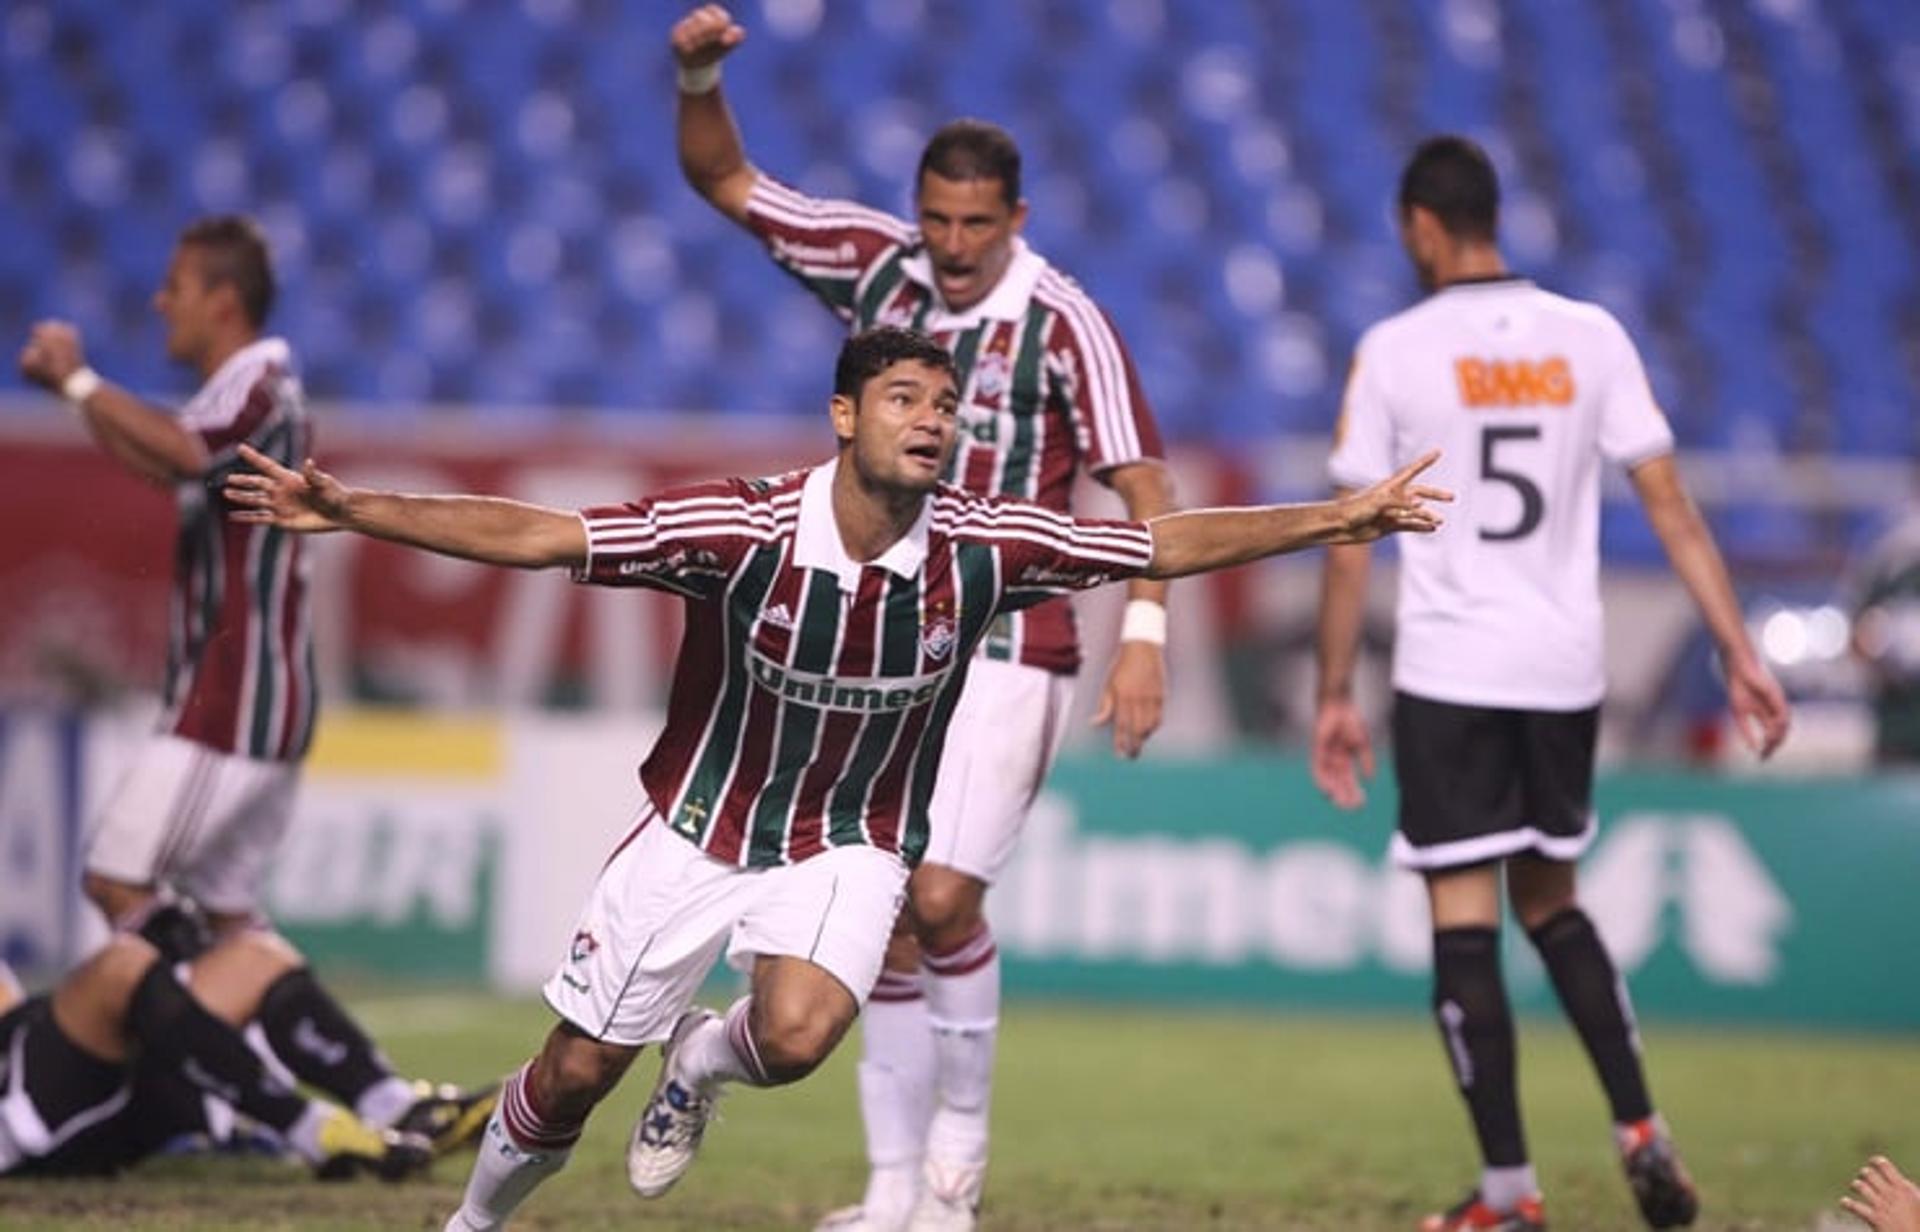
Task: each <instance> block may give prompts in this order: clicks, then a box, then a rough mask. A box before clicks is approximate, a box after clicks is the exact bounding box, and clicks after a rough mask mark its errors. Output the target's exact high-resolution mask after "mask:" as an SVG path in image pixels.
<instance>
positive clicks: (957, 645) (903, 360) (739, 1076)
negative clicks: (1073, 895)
mask: <svg viewBox="0 0 1920 1232" xmlns="http://www.w3.org/2000/svg"><path fill="white" fill-rule="evenodd" d="M959 401H960V388H959V383H958V381H957V379H956V377H955V371H954V362H953V358H952V356H951V355H950V354H949V353H948V352H947V350H946V348H944V347H942V346H941V345H940V344H939V343H937V342H935V341H933V340H932V339H931V338H929V337H927V336H925V335H923V334H918V333H914V332H912V331H909V330H903V329H895V328H888V327H882V328H878V329H873V330H868V331H865V332H862V333H860V334H856V335H854V336H853V337H852V338H850V339H848V341H847V342H846V344H845V345H844V346H843V347H842V348H841V352H840V357H839V362H838V364H837V366H836V368H835V371H834V381H833V396H832V398H831V400H830V403H829V415H830V419H831V422H832V426H833V431H834V435H835V437H836V439H837V441H838V452H837V455H836V457H835V458H834V459H833V460H832V461H830V462H827V463H825V464H824V465H821V466H816V467H813V468H811V469H808V470H802V471H796V472H794V473H792V474H788V475H783V476H777V477H774V478H768V479H727V480H720V481H715V482H709V483H704V484H698V485H695V486H692V487H688V488H684V489H680V490H677V491H673V492H668V493H665V494H663V495H660V496H656V497H652V498H649V499H645V500H640V501H635V502H633V503H631V504H626V505H614V506H609V507H605V508H598V509H589V510H586V511H584V512H583V513H580V514H573V513H567V512H563V511H561V510H556V509H547V508H542V507H539V506H535V505H526V504H520V503H517V502H513V501H506V500H499V499H493V498H487V497H474V496H444V497H434V496H402V495H394V494H387V493H378V492H367V491H359V490H355V489H352V488H348V487H346V486H344V485H343V484H341V483H340V482H339V481H337V480H335V479H334V478H332V477H331V476H329V475H327V474H326V473H325V472H323V471H321V470H320V469H319V468H318V467H316V466H315V465H314V464H313V463H312V462H310V461H309V462H308V463H307V464H306V465H305V466H304V468H303V469H302V470H300V471H298V472H296V471H293V470H290V469H288V468H286V467H284V466H281V465H279V464H278V463H276V462H274V461H273V460H272V459H270V458H267V457H265V456H264V455H261V454H257V453H254V452H251V451H249V452H248V453H247V454H246V457H247V460H248V461H249V462H251V463H252V464H253V465H255V466H256V467H258V468H259V472H260V473H258V474H252V475H244V474H243V475H235V476H233V477H232V478H230V479H229V480H228V482H227V489H226V491H227V497H228V499H229V500H230V501H232V502H233V503H234V504H235V505H236V506H238V507H239V509H238V511H237V512H236V513H235V515H234V516H236V517H238V518H241V519H243V520H246V521H249V522H252V523H264V524H271V525H276V526H280V527H282V528H285V529H288V530H297V531H326V530H337V529H347V530H354V531H358V532H360V533H362V534H367V535H373V536H377V537H379V538H383V539H391V540H394V541H396V542H400V543H406V544H411V545H414V546H416V547H422V548H428V549H431V550H433V551H437V552H442V553H445V554H448V555H452V556H459V557H462V558H465V559H470V560H480V561H486V562H490V563H494V564H503V565H518V566H522V567H528V568H540V567H547V566H554V565H565V566H567V567H569V568H570V569H572V570H573V573H574V576H575V577H576V578H577V579H578V580H580V581H584V582H590V583H596V584H600V585H609V586H644V587H650V588H654V589H658V590H664V591H667V592H669V593H671V594H675V595H678V596H680V597H681V598H682V599H683V600H684V601H685V603H686V604H687V606H688V613H687V621H686V630H687V631H686V636H685V640H684V642H683V643H682V645H681V648H680V652H679V659H678V663H677V665H676V668H675V671H674V676H673V686H672V691H671V693H670V696H669V698H668V702H667V719H666V727H665V729H664V730H663V732H662V733H661V735H660V738H659V739H658V741H656V743H655V744H654V747H653V750H652V752H651V753H650V754H649V755H648V756H647V759H646V761H645V763H644V764H643V765H642V767H641V770H640V778H641V783H642V785H643V787H644V789H645V797H646V799H645V803H644V804H643V806H642V809H641V812H640V815H639V817H637V818H636V819H635V822H634V825H633V828H632V830H631V831H630V832H629V833H628V834H627V836H626V837H625V838H624V839H623V840H622V841H621V842H620V844H619V845H618V846H617V847H616V848H615V850H614V852H613V854H612V856H610V857H609V859H608V861H607V863H606V865H605V867H604V868H603V869H602V871H601V873H600V878H599V880H598V882H597V883H596V884H595V886H594V889H593V891H592V893H591V895H590V896H589V898H588V901H587V904H586V906H585V909H584V910H583V911H582V913H581V916H580V920H579V924H578V927H577V928H576V930H575V932H574V934H573V940H572V942H571V944H570V945H569V947H568V950H567V953H566V954H565V956H564V957H563V959H562V961H561V963H560V965H559V969H558V970H557V971H556V972H555V973H554V976H553V978H552V979H551V980H550V981H549V982H548V984H547V986H546V996H547V999H548V1001H549V1003H550V1004H552V1006H553V1007H554V1008H555V1010H556V1011H558V1013H559V1014H560V1019H561V1020H560V1022H559V1023H558V1024H556V1025H555V1026H554V1028H553V1029H552V1031H551V1032H550V1033H549V1035H548V1036H547V1039H546V1042H545V1044H544V1045H543V1046H542V1048H541V1049H540V1052H539V1054H538V1055H537V1056H535V1057H534V1058H533V1060H531V1061H530V1062H529V1063H528V1064H527V1065H526V1066H525V1067H524V1068H523V1069H522V1070H521V1071H520V1072H519V1073H518V1074H516V1075H515V1076H514V1077H513V1078H511V1079H510V1080H509V1081H508V1083H507V1087H506V1090H505V1092H504V1094H503V1095H502V1099H501V1105H500V1109H499V1111H498V1112H497V1113H496V1115H495V1117H494V1119H493V1120H492V1121H491V1122H490V1123H489V1124H488V1127H487V1145H486V1147H485V1148H484V1149H482V1151H481V1152H480V1157H479V1160H478V1161H477V1162H476V1164H475V1165H474V1172H473V1176H472V1178H471V1180H470V1181H469V1183H468V1187H467V1194H466V1199H465V1202H464V1203H463V1204H462V1206H461V1208H460V1210H459V1211H458V1212H456V1213H455V1215H454V1217H453V1219H452V1221H451V1222H450V1223H449V1224H448V1227H449V1228H453V1229H481V1228H494V1227H498V1226H500V1225H501V1224H502V1223H503V1222H504V1221H505V1220H506V1218H507V1217H508V1215H509V1214H510V1213H511V1212H512V1211H513V1209H514V1208H515V1207H516V1206H518V1205H519V1204H520V1202H522V1201H523V1200H524V1199H525V1198H526V1196H527V1195H528V1193H530V1192H531V1191H532V1189H533V1188H534V1186H536V1185H537V1184H539V1182H540V1181H541V1180H543V1179H544V1178H545V1177H547V1176H549V1175H551V1174H552V1173H553V1172H555V1171H557V1170H558V1169H559V1168H560V1166H561V1165H562V1164H563V1163H564V1162H565V1161H566V1158H567V1155H568V1152H569V1150H570V1149H571V1147H572V1145H573V1143H574V1142H575V1140H577V1139H578V1138H579V1136H580V1131H581V1127H582V1125H583V1124H584V1122H585V1120H586V1117H587V1114H588V1113H589V1112H590V1111H591V1110H592V1108H593V1107H594V1105H595V1104H596V1103H598V1102H599V1101H600V1099H601V1098H602V1097H603V1096H604V1095H605V1094H606V1093H607V1092H608V1091H610V1090H611V1089H612V1088H613V1086H614V1084H615V1083H617V1082H618V1081H619V1080H620V1077H621V1075H622V1074H624V1073H625V1072H626V1070H627V1067H628V1066H629V1065H630V1064H631V1063H632V1061H633V1058H634V1056H635V1055H636V1054H637V1053H638V1052H639V1050H640V1048H641V1047H642V1046H644V1045H646V1044H649V1043H658V1042H664V1050H663V1051H664V1056H663V1059H662V1063H661V1068H660V1073H659V1077H658V1080H657V1081H656V1083H655V1086H654V1091H653V1094H652V1096H651V1097H650V1098H649V1100H648V1102H647V1105H646V1107H645V1109H644V1111H643V1112H642V1114H641V1117H640V1120H639V1123H638V1124H637V1125H636V1126H635V1128H634V1133H633V1137H632V1140H631V1143H630V1146H629V1151H628V1159H627V1164H628V1177H629V1179H630V1181H631V1182H632V1184H633V1187H634V1188H635V1190H637V1191H638V1192H639V1193H640V1194H642V1195H643V1196H649V1197H650V1196H654V1195H657V1194H661V1193H664V1192H666V1190H667V1189H668V1188H669V1187H670V1186H672V1185H673V1183H674V1182H675V1181H676V1180H678V1179H679V1177H680V1175H681V1174H682V1173H683V1172H685V1170H686V1168H687V1166H688V1165H689V1164H690V1163H691V1162H692V1160H693V1155H694V1152H695V1150H696V1149H697V1148H698V1146H699V1145H700V1140H701V1137H702V1135H703V1134H704V1132H705V1129H706V1124H707V1119H708V1116H709V1114H710V1113H711V1110H712V1104H713V1099H714V1097H715V1096H716V1094H717V1093H718V1092H719V1091H720V1089H721V1088H722V1087H723V1086H724V1085H726V1084H729V1083H746V1084H748V1085H752V1086H777V1085H780V1084H783V1083H788V1082H792V1081H795V1080H796V1079H799V1078H801V1077H804V1076H805V1075H806V1074H807V1073H809V1072H811V1071H812V1070H813V1069H814V1068H815V1067H816V1066H817V1065H819V1064H820V1062H821V1061H822V1060H824V1059H825V1057H826V1056H827V1054H828V1053H829V1052H830V1051H832V1049H833V1047H834V1045H835V1044H836V1043H837V1042H838V1040H839V1039H840V1036H841V1035H842V1034H843V1033H844V1032H845V1031H846V1029H847V1028H848V1027H849V1026H850V1025H852V1022H853V1020H854V1017H855V1016H856V1015H857V1014H858V1013H859V1010H860V1007H861V1005H862V1004H863V1003H864V1002H865V1001H866V999H867V997H868V995H869V994H870V993H871V992H872V990H873V987H874V982H875V980H876V979H877V978H878V976H879V974H880V968H881V961H882V957H883V955H884V953H885V950H886V947H887V941H888V936H889V934H890V932H891V930H892V926H893V921H894V919H895V917H896V916H897V915H898V913H899V910H900V905H901V900H902V896H903V895H904V893H905V887H906V882H907V878H908V875H909V872H910V870H911V869H912V867H913V866H914V865H915V864H917V863H918V862H919V861H920V859H921V858H922V856H923V855H924V854H925V853H926V851H927V845H928V840H929V827H928V815H927V814H928V805H929V802H930V800H931V799H932V797H933V795H934V792H935V783H936V771H940V772H941V773H944V770H943V769H942V768H941V765H940V761H941V746H942V744H943V742H944V740H945V737H946V734H947V729H948V725H949V723H950V722H951V721H952V719H953V715H954V713H955V708H956V704H957V703H958V701H959V698H960V694H961V686H962V685H963V683H964V682H965V680H966V676H967V673H968V671H969V668H970V666H972V664H973V653H974V651H975V650H976V649H978V647H979V645H980V643H981V642H982V641H983V640H984V639H986V638H988V637H990V636H991V634H992V630H993V628H994V625H995V622H996V621H997V620H998V619H999V618H1000V617H1001V616H1002V615H1004V614H1006V613H1009V612H1017V611H1021V610H1024V609H1026V608H1029V607H1031V606H1032V605H1033V604H1035V603H1039V602H1042V601H1044V600H1047V599H1050V598H1053V597H1056V596H1059V595H1064V594H1067V593H1068V592H1071V591H1073V590H1077V589H1082V588H1085V587H1090V586H1096V585H1099V584H1101V583H1103V582H1109V581H1118V580H1123V579H1127V578H1132V577H1138V576H1146V577H1152V578H1163V579H1164V578H1171V577H1177V576H1181V575H1184V574H1190V573H1199V572H1203V571H1206V570H1210V569H1220V568H1225V567H1227V566H1229V565H1236V564H1244V563H1246V562H1248V561H1252V560H1257V559H1259V558H1261V557H1264V556H1270V555H1273V554H1275V553H1279V552H1288V551H1293V550H1296V549H1299V548H1305V547H1311V546H1315V545H1319V544H1327V543H1353V542H1367V541H1370V540H1372V539H1375V538H1378V537H1379V536H1381V535H1384V534H1390V533H1394V532H1399V531H1413V532H1424V531H1430V530H1432V529H1434V528H1435V527H1436V526H1438V525H1439V518H1438V516H1437V515H1436V514H1435V513H1434V511H1433V510H1432V508H1431V507H1430V506H1429V505H1428V503H1427V502H1429V501H1432V500H1444V499H1447V494H1446V493H1444V492H1442V491H1439V490H1437V489H1434V488H1430V487H1426V486H1424V485H1422V484H1420V483H1418V482H1417V479H1418V476H1419V475H1420V474H1421V473H1422V472H1423V471H1425V470H1426V469H1427V468H1428V467H1429V466H1430V465H1432V463H1433V461H1434V459H1433V458H1432V457H1431V456H1429V457H1425V458H1421V459H1419V460H1417V461H1415V462H1413V463H1412V464H1411V465H1409V466H1406V467H1405V468H1403V469H1402V470H1400V471H1399V472H1397V473H1396V474H1394V475H1392V476H1391V477H1389V478H1387V479H1386V480H1384V481H1383V482H1381V483H1379V484H1376V485H1374V486H1373V487H1371V488H1368V489H1367V490H1366V491H1364V492H1361V493H1358V494H1356V495H1352V496H1347V497H1343V498H1342V499H1340V500H1337V501H1332V502H1327V503H1322V504H1312V505H1299V506H1275V507H1270V508H1263V509H1216V510H1205V511H1199V512H1192V513H1176V514H1167V515H1164V516H1161V517H1158V518H1155V519H1153V520H1152V521H1151V522H1144V523H1143V522H1131V521H1098V520H1087V519H1076V518H1071V517H1068V516H1066V515H1065V514H1061V513H1057V512H1055V511H1053V510H1049V509H1045V508H1042V507H1040V506H1038V505H1035V504H1031V503H1029V502H1026V501H1021V500H1014V499H1007V498H988V497H982V496H978V495H975V494H972V493H969V492H965V491H963V490H961V489H958V488H954V487H951V486H948V485H945V484H942V483H941V482H939V479H940V476H941V475H942V474H943V473H944V472H945V469H946V466H947V463H948V461H949V459H950V457H951V455H952V453H953V449H954V444H955V437H956V434H957V432H958V407H959ZM723 951H725V952H726V953H727V955H728V956H729V957H730V958H731V959H732V960H734V961H735V962H736V963H738V964H739V965H741V966H743V967H745V968H747V969H748V970H749V971H750V973H751V984H750V991H749V992H748V993H747V995H746V996H743V997H741V998H740V999H739V1000H738V1001H736V1002H735V1003H734V1004H733V1005H732V1007H731V1008H729V1009H728V1010H727V1011H726V1012H725V1013H724V1014H715V1013H712V1012H710V1011H707V1010H705V1009H699V1008H689V1007H690V1005H691V1003H692V999H693V997H694V995H695V993H696V992H697V990H698V989H699V987H700V983H701V981H702V980H703V979H704V978H705V977H706V974H707V972H708V969H709V968H710V967H711V966H712V965H713V963H714V962H715V960H716V959H718V958H719V956H720V955H721V953H722V952H723Z"/></svg>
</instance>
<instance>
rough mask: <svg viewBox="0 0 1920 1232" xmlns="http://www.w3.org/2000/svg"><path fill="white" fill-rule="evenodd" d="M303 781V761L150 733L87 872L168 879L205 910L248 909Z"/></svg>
mask: <svg viewBox="0 0 1920 1232" xmlns="http://www.w3.org/2000/svg"><path fill="white" fill-rule="evenodd" d="M299 785H300V764H299V763H298V762H288V761H264V760H261V759H259V758H253V757H241V756H239V755H237V754H233V753H222V752H220V751H218V750H216V749H210V748H208V747H207V746H206V745H204V744H196V743H195V742H193V741H191V740H184V739H182V738H180V737H179V736H171V735H159V736H153V737H151V738H150V739H148V740H147V742H146V743H145V744H144V745H142V746H141V749H140V752H139V755H138V757H137V758H136V759H135V761H134V764H133V768H132V769H131V770H129V771H127V773H126V775H125V777H123V778H122V779H121V780H120V784H119V786H117V787H116V788H114V791H113V795H112V796H111V797H109V798H108V800H107V807H106V808H105V810H103V811H102V813H101V815H100V818H99V820H98V822H97V823H96V824H95V826H94V830H93V834H92V836H91V837H90V838H89V839H88V840H87V857H86V867H87V871H88V872H90V873H99V874H100V875H102V876H104V877H111V878H113V879H114V880H116V881H125V882H129V883H131V884H134V885H154V884H158V883H163V882H164V883H166V884H168V885H171V886H172V887H174V888H175V889H177V890H179V891H181V892H182V893H184V894H188V895H190V896H191V897H192V898H193V899H194V900H195V901H196V902H198V903H199V904H200V905H201V906H203V907H205V908H207V909H208V910H209V911H219V912H230V913H234V914H238V913H240V912H244V911H251V910H253V909H254V908H255V907H256V906H257V905H258V904H259V891H260V882H261V879H262V878H263V877H265V876H266V871H267V864H268V862H269V861H270V860H272V858H273V855H274V853H275V852H276V851H278V850H279V847H280V840H281V838H282V836H284V835H285V834H286V832H287V823H288V822H289V821H290V820H291V819H292V817H293V799H294V792H295V790H296V789H297V788H298V787H299Z"/></svg>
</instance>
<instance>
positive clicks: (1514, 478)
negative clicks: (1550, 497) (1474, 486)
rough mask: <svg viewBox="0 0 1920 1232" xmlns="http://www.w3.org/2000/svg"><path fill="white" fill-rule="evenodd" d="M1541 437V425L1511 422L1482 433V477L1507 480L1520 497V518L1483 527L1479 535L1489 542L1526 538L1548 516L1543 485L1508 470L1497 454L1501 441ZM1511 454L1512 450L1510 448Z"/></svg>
mask: <svg viewBox="0 0 1920 1232" xmlns="http://www.w3.org/2000/svg"><path fill="white" fill-rule="evenodd" d="M1539 439H1540V426H1539V425H1538V424H1509V425H1504V426H1499V427H1495V426H1488V427H1486V428H1484V429H1482V430H1481V433H1480V478H1482V479H1486V480H1490V481H1492V482H1494V483H1504V484H1507V485H1508V486H1509V487H1511V488H1512V489H1513V490H1514V492H1515V493H1516V494H1518V496H1519V497H1520V520H1519V521H1517V522H1515V523H1514V524H1513V525H1511V526H1508V527H1504V528H1501V529H1493V528H1490V527H1485V526H1483V527H1481V528H1480V537H1481V538H1482V539H1484V540H1487V541H1488V542H1489V543H1509V542H1512V541H1513V540H1516V539H1525V538H1526V537H1527V536H1528V535H1531V534H1532V533H1533V532H1534V531H1536V530H1538V529H1540V519H1541V518H1543V517H1545V516H1546V512H1547V502H1546V498H1545V497H1543V496H1542V495H1541V494H1540V485H1539V484H1537V483H1535V482H1534V481H1533V480H1531V479H1529V478H1527V476H1525V475H1523V474H1521V473H1520V472H1519V471H1516V470H1508V469H1506V468H1505V467H1503V466H1502V465H1501V462H1500V459H1499V458H1498V457H1496V456H1495V455H1496V454H1497V453H1498V451H1499V448H1500V445H1501V443H1502V442H1506V441H1537V440H1539ZM1509 456H1511V451H1509Z"/></svg>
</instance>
